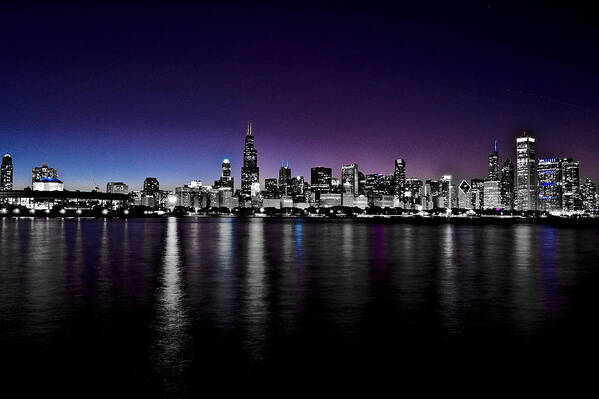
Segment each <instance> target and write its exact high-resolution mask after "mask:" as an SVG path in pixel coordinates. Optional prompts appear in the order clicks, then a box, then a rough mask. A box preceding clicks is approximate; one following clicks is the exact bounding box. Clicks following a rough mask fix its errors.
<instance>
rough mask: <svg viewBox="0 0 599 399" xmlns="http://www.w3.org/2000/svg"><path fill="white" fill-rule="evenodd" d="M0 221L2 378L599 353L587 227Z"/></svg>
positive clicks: (144, 386) (167, 391) (307, 368)
mask: <svg viewBox="0 0 599 399" xmlns="http://www.w3.org/2000/svg"><path fill="white" fill-rule="evenodd" d="M0 223H1V224H0V232H1V237H0V255H1V257H0V259H1V260H0V320H1V322H2V329H1V331H0V352H1V353H2V356H3V359H4V363H5V364H9V365H10V368H11V374H9V375H10V376H12V377H14V376H23V375H25V376H29V377H30V378H31V379H32V380H38V379H39V378H40V377H49V378H50V379H51V381H52V383H53V384H56V385H57V386H60V385H61V384H62V383H63V380H62V379H63V378H67V377H68V378H74V376H76V379H77V380H78V381H80V382H84V383H88V384H99V383H98V381H101V383H100V384H99V385H100V386H103V387H105V388H106V387H114V386H116V385H117V384H119V385H126V386H128V387H129V389H131V390H134V391H138V392H149V393H153V394H160V395H165V396H181V395H183V394H185V393H194V392H196V391H201V390H202V387H203V386H205V385H206V384H210V383H211V382H213V381H214V378H218V377H220V378H236V377H239V376H245V377H247V376H249V377H256V378H258V379H260V378H271V377H272V376H274V375H286V376H287V378H289V377H290V376H296V377H298V376H300V375H302V376H304V375H312V374H313V375H322V374H323V373H324V374H326V375H330V374H331V373H334V372H339V373H345V375H348V373H349V375H351V374H352V373H358V374H363V373H365V372H366V371H370V372H372V373H373V374H377V375H379V374H382V373H384V372H390V373H395V372H396V371H397V370H399V368H401V367H403V366H405V365H407V364H409V365H410V366H411V367H414V368H415V370H421V369H422V368H423V367H424V368H426V369H427V370H428V371H427V372H428V373H430V372H431V370H434V369H435V368H437V367H439V368H441V367H443V366H445V365H447V364H451V363H454V362H455V359H457V358H459V359H462V360H463V359H472V360H473V361H474V362H476V364H477V365H478V364H480V365H484V366H485V367H492V365H493V364H494V363H495V361H496V360H497V359H507V358H509V359H511V360H512V361H514V360H517V362H514V363H515V364H513V365H512V367H515V368H517V367H518V366H521V367H525V365H528V364H534V365H535V366H538V365H541V364H543V362H544V361H546V360H551V359H553V360H554V359H556V358H568V357H572V356H580V357H586V356H588V357H589V358H594V357H596V355H597V354H598V352H599V351H598V347H597V341H598V339H597V336H599V335H598V333H599V325H598V323H597V316H596V310H595V305H596V303H598V299H599V298H598V297H599V294H598V292H599V290H597V284H598V283H599V271H598V270H597V267H596V264H595V263H596V259H597V255H599V248H597V245H596V243H597V242H598V239H599V229H596V228H586V229H574V228H556V227H551V226H546V225H538V224H527V223H520V224H509V225H491V224H490V225H476V226H475V225H453V224H439V225H419V224H410V223H402V224H384V223H373V222H362V221H359V220H355V219H354V220H308V219H300V218H295V219H267V218H247V219H246V218H153V219H141V218H140V219H128V220H121V219H103V218H97V219H86V218H82V219H77V218H72V219H66V218H65V219H63V218H47V219H43V218H2V219H1V222H0ZM388 363H391V364H393V366H391V368H388V366H385V367H384V369H383V366H382V365H383V364H388ZM377 367H378V368H381V370H377ZM13 374H14V375H13Z"/></svg>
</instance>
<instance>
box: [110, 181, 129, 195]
mask: <svg viewBox="0 0 599 399" xmlns="http://www.w3.org/2000/svg"><path fill="white" fill-rule="evenodd" d="M106 192H107V193H110V194H128V193H129V187H128V186H127V185H126V184H125V183H123V182H120V181H119V182H115V181H111V182H108V183H106Z"/></svg>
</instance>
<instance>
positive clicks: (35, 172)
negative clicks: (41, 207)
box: [31, 163, 58, 185]
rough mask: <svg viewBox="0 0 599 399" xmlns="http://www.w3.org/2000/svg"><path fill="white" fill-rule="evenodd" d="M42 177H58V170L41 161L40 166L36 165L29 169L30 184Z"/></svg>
mask: <svg viewBox="0 0 599 399" xmlns="http://www.w3.org/2000/svg"><path fill="white" fill-rule="evenodd" d="M44 177H52V178H54V179H58V172H57V171H56V169H54V168H51V167H49V166H48V164H47V163H43V164H42V166H37V167H35V168H33V169H31V184H32V185H33V183H35V182H36V181H41V180H42V179H43V178H44Z"/></svg>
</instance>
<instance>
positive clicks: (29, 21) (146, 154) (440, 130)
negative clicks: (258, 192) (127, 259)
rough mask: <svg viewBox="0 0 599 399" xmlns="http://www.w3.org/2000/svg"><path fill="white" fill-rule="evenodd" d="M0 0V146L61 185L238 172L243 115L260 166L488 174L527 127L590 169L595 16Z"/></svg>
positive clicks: (522, 10) (21, 174)
mask: <svg viewBox="0 0 599 399" xmlns="http://www.w3.org/2000/svg"><path fill="white" fill-rule="evenodd" d="M302 4H303V5H302V6H301V7H299V6H298V7H296V8H290V7H287V8H284V9H281V8H277V7H275V6H274V5H268V4H267V5H261V6H252V7H247V6H242V5H238V4H234V3H231V4H229V5H227V6H218V7H212V8H208V7H200V6H191V5H186V4H184V3H182V4H178V5H175V6H166V5H152V6H142V5H141V4H139V5H135V4H132V5H129V6H127V7H122V6H119V7H117V6H85V7H83V6H79V7H76V6H73V5H69V6H65V7H56V6H54V7H50V6H39V5H35V6H34V5H19V6H12V8H6V6H3V7H5V8H2V9H0V41H1V43H2V61H1V62H0V151H3V152H6V151H8V152H10V153H11V154H12V155H13V160H14V167H15V185H16V187H17V188H22V187H24V186H26V185H28V184H30V178H31V168H32V167H33V166H36V165H39V164H40V163H41V162H48V163H49V164H50V166H52V167H55V168H57V169H58V170H59V174H60V177H61V179H62V180H64V181H65V184H66V186H67V188H68V189H89V188H91V186H92V183H91V178H90V170H91V171H93V174H94V176H95V178H96V181H97V182H98V184H99V185H100V186H101V187H102V188H104V187H105V184H106V182H107V181H125V182H126V183H128V184H129V185H130V187H132V188H139V187H141V185H142V184H143V179H144V178H145V177H147V176H156V177H158V179H159V181H160V183H161V187H162V188H173V187H175V186H176V185H182V184H184V183H188V182H189V180H191V179H201V180H202V181H204V182H206V183H211V182H212V181H213V180H214V179H215V178H217V177H218V176H219V173H220V163H221V160H222V159H223V158H224V157H227V158H229V159H230V160H231V162H232V171H233V175H234V177H235V180H236V185H239V180H240V177H239V176H240V167H241V163H242V151H243V143H244V140H243V135H244V131H245V126H246V121H247V120H248V119H252V120H253V121H254V134H255V136H256V148H257V149H258V161H259V166H260V177H261V179H264V178H268V177H274V176H276V175H277V170H278V167H279V165H280V162H281V161H282V160H285V161H289V163H290V166H291V168H292V172H293V175H303V176H308V177H309V172H310V167H312V166H316V165H324V166H328V167H331V168H333V170H334V171H335V173H336V174H337V175H338V174H339V170H340V168H341V165H342V164H343V163H349V162H357V163H358V165H359V167H360V170H362V171H363V172H364V173H374V172H382V173H390V172H391V171H392V169H393V160H394V159H395V158H398V157H402V158H405V159H406V160H407V175H408V176H409V177H419V178H435V177H439V176H440V175H441V174H446V173H449V174H452V175H454V176H455V177H456V179H458V178H472V177H484V175H485V174H486V172H487V159H486V157H487V153H488V152H489V151H490V150H491V149H492V142H493V139H497V140H498V149H499V152H500V162H503V160H504V158H505V156H506V155H508V156H510V157H512V159H514V158H513V157H514V152H515V151H514V147H515V144H514V140H515V137H516V136H517V134H518V132H519V131H520V130H521V129H522V128H527V129H530V130H531V131H532V132H533V134H534V135H535V136H536V137H537V139H538V155H539V156H549V155H556V156H571V157H574V158H576V159H579V160H580V161H581V174H582V176H583V177H593V179H596V178H599V165H598V163H597V161H596V159H597V155H596V151H597V148H598V146H599V134H598V127H599V99H598V96H597V93H599V84H598V82H599V80H598V71H599V62H598V56H597V51H596V50H597V49H596V39H597V31H596V29H595V28H594V27H593V24H592V21H593V20H594V14H591V13H590V11H589V10H585V9H568V10H566V9H557V8H551V7H549V8H547V7H541V6H535V7H533V6H532V5H529V6H516V5H495V4H491V5H490V6H487V5H486V4H485V5H483V6H472V5H466V4H462V5H459V6H455V7H454V6H449V5H445V6H443V5H437V6H429V5H427V7H426V8H422V9H419V8H417V7H413V8H409V9H407V8H397V7H396V8H388V7H387V6H376V4H375V5H369V6H368V8H365V7H362V8H352V7H347V6H346V7H341V6H340V4H347V3H331V4H330V5H326V6H322V5H318V4H316V3H315V4H312V3H302ZM501 4H505V3H501Z"/></svg>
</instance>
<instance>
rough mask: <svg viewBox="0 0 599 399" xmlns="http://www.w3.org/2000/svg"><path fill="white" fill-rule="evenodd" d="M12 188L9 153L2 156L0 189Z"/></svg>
mask: <svg viewBox="0 0 599 399" xmlns="http://www.w3.org/2000/svg"><path fill="white" fill-rule="evenodd" d="M12 189H13V166H12V156H11V155H10V154H9V153H6V154H4V156H3V157H2V167H1V169H0V190H5V191H6V190H12Z"/></svg>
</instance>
